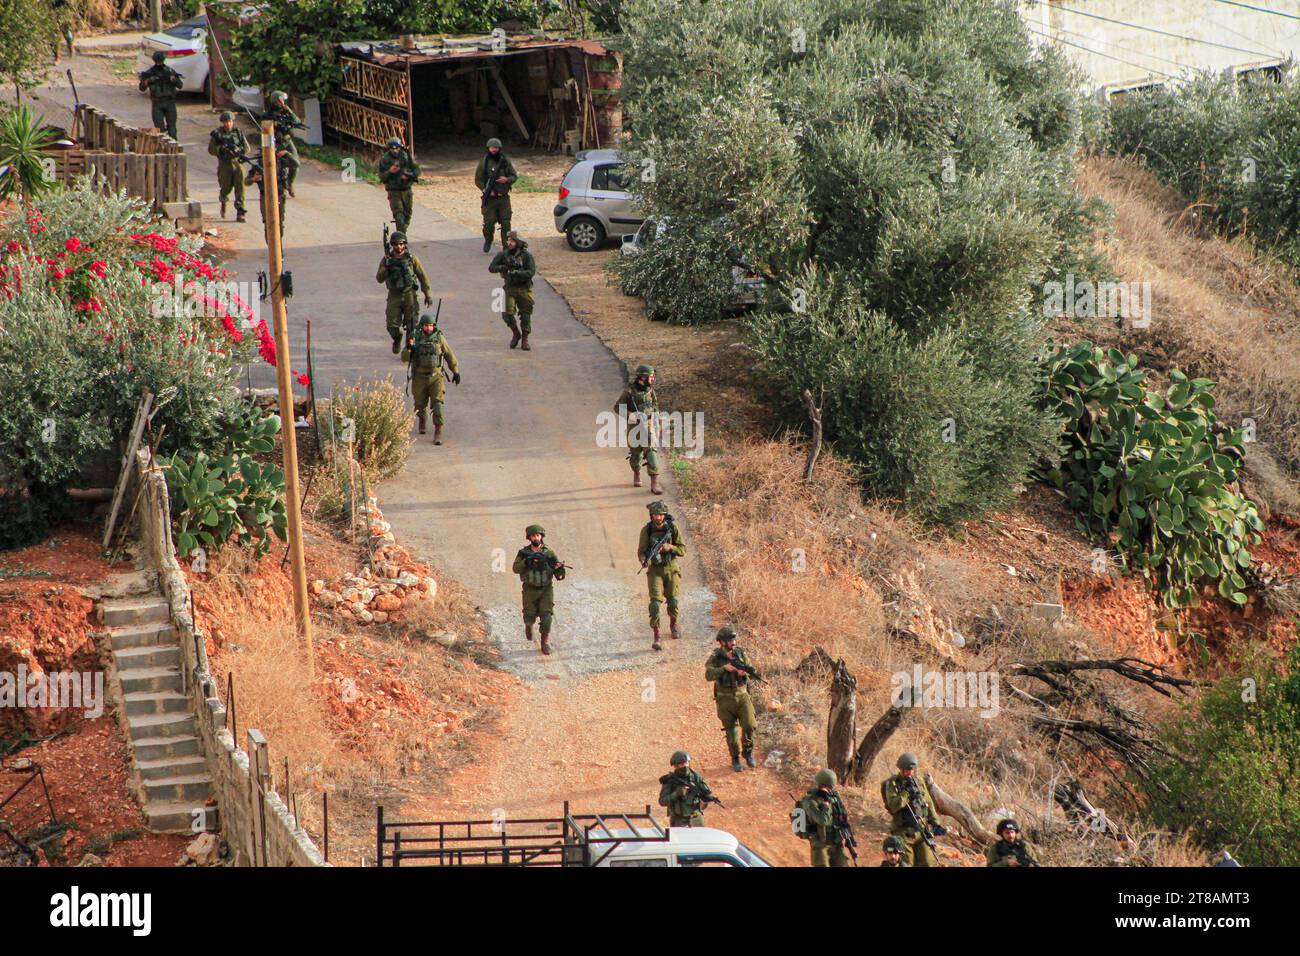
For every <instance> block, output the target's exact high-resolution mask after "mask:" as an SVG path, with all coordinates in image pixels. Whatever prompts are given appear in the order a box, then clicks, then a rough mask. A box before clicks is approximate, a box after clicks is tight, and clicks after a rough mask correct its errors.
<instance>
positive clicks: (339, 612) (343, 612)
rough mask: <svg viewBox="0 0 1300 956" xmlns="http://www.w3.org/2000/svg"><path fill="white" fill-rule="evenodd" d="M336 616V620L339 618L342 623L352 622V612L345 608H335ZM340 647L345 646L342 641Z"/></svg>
mask: <svg viewBox="0 0 1300 956" xmlns="http://www.w3.org/2000/svg"><path fill="white" fill-rule="evenodd" d="M334 616H335V617H336V618H338V619H339V620H340V621H350V620H352V612H351V611H349V610H348V609H347V608H345V607H339V608H335V609H334ZM339 646H340V647H342V646H343V642H342V641H340V642H339Z"/></svg>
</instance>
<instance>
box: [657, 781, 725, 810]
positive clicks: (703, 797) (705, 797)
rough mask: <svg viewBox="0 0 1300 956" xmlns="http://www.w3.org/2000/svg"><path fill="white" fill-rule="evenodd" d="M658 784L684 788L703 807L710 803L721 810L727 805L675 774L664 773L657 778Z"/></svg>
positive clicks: (709, 791) (692, 782) (710, 793)
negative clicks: (669, 784) (670, 784)
mask: <svg viewBox="0 0 1300 956" xmlns="http://www.w3.org/2000/svg"><path fill="white" fill-rule="evenodd" d="M659 782H660V783H661V784H665V783H672V784H673V785H674V786H678V787H685V788H686V792H687V793H689V794H690V795H691V796H693V797H695V799H697V800H699V801H700V803H702V804H704V805H705V806H708V805H709V804H710V803H716V804H717V805H718V806H720V807H722V809H724V810H725V809H727V805H726V804H725V803H723V802H722V801H721V800H720V799H718V798H717V797H716V796H714V793H713V791H712V790H704V789H701V787H700V786H699V785H698V784H697V783H695V781H694V780H691V779H690V778H689V777H682V776H680V775H679V774H676V773H666V774H664V775H663V776H662V777H660V778H659Z"/></svg>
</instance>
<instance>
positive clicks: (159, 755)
mask: <svg viewBox="0 0 1300 956" xmlns="http://www.w3.org/2000/svg"><path fill="white" fill-rule="evenodd" d="M134 741H135V760H136V764H137V765H139V764H140V763H141V762H145V763H152V762H153V761H155V760H167V759H170V758H173V757H191V756H197V755H198V754H199V738H198V737H195V736H189V737H186V736H175V737H136V738H134Z"/></svg>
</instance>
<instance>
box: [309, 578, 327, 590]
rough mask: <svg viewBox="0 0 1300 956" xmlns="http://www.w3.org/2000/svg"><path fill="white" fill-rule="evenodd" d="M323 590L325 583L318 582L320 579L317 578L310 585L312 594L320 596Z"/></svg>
mask: <svg viewBox="0 0 1300 956" xmlns="http://www.w3.org/2000/svg"><path fill="white" fill-rule="evenodd" d="M324 590H325V582H324V581H322V580H320V578H317V579H316V580H315V581H313V582H312V583H311V593H312V594H320V593H321V592H322V591H324Z"/></svg>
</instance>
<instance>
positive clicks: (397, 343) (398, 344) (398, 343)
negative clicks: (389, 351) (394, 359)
mask: <svg viewBox="0 0 1300 956" xmlns="http://www.w3.org/2000/svg"><path fill="white" fill-rule="evenodd" d="M400 351H402V340H401V339H400V338H396V339H393V354H394V355H396V354H397V353H398V352H400Z"/></svg>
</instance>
